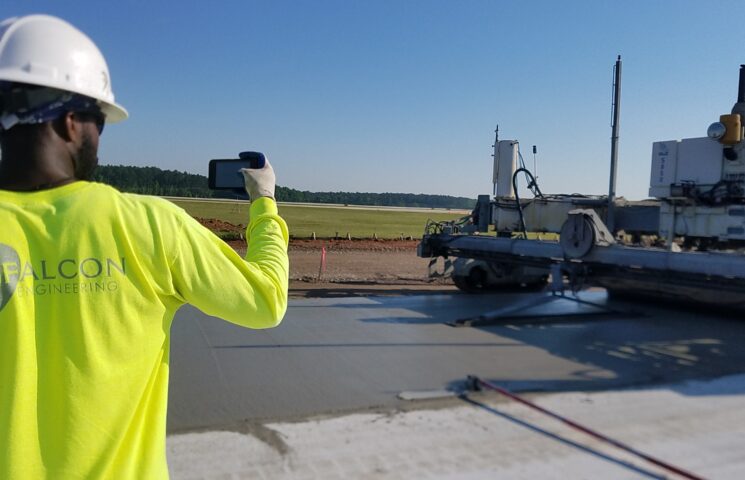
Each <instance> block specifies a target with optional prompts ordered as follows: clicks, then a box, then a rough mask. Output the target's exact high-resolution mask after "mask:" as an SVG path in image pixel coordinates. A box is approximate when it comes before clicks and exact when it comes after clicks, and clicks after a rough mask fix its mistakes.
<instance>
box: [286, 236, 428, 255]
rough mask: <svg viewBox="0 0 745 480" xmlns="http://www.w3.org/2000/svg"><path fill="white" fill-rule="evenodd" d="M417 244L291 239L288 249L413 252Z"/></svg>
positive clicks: (387, 240)
mask: <svg viewBox="0 0 745 480" xmlns="http://www.w3.org/2000/svg"><path fill="white" fill-rule="evenodd" d="M418 244H419V240H391V239H385V240H383V239H380V240H373V239H365V238H353V239H352V240H334V239H318V240H310V239H292V240H290V250H291V251H299V252H303V251H315V250H321V248H326V250H327V251H341V252H348V251H364V252H414V251H416V246H417V245H418Z"/></svg>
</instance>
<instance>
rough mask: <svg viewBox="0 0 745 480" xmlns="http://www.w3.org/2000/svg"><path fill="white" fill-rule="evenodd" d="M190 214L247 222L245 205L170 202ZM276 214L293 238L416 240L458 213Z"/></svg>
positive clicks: (322, 210) (296, 210)
mask: <svg viewBox="0 0 745 480" xmlns="http://www.w3.org/2000/svg"><path fill="white" fill-rule="evenodd" d="M171 201H172V202H174V203H175V204H177V205H179V206H180V207H182V208H183V209H185V210H186V211H187V212H189V214H190V215H192V216H194V217H202V218H215V219H218V220H222V221H225V222H230V223H232V224H235V225H239V224H242V225H245V224H246V223H248V207H249V204H248V203H243V202H235V203H233V202H225V203H218V202H211V201H198V200H185V199H184V200H182V199H171ZM279 214H280V215H281V216H282V218H284V219H285V221H286V222H287V225H288V226H289V228H290V235H291V236H292V237H294V238H308V237H310V236H311V235H312V234H313V232H315V234H316V236H317V237H318V238H332V237H334V236H336V235H337V234H338V235H339V236H341V237H346V236H347V233H348V234H349V235H351V236H352V237H353V238H372V237H373V235H377V236H378V238H399V237H400V236H401V235H403V236H405V237H409V236H411V237H414V238H418V237H421V236H422V235H423V234H424V226H425V225H426V223H427V220H428V219H432V220H437V221H442V220H454V219H457V218H460V217H462V216H464V215H465V214H464V213H462V212H457V211H454V212H443V211H442V210H433V211H432V212H418V211H417V212H407V211H398V210H366V209H359V208H352V207H329V206H312V207H308V206H297V205H280V206H279Z"/></svg>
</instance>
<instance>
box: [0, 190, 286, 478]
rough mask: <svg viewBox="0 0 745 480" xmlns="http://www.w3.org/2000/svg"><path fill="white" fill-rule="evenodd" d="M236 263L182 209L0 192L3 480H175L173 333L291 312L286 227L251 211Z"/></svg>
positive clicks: (81, 195) (265, 203)
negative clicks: (206, 323) (183, 325)
mask: <svg viewBox="0 0 745 480" xmlns="http://www.w3.org/2000/svg"><path fill="white" fill-rule="evenodd" d="M246 238H247V240H248V251H247V253H246V257H245V260H244V259H242V258H241V257H240V256H239V255H238V254H236V253H235V251H234V250H233V249H231V248H230V246H228V245H227V244H226V243H224V242H223V241H221V240H220V239H219V238H217V237H216V236H215V235H213V234H212V233H211V232H209V231H208V230H207V229H205V228H204V227H202V226H201V225H200V224H199V223H198V222H197V221H196V220H194V219H193V218H191V217H190V216H189V215H187V214H186V213H185V212H184V211H183V210H182V209H180V208H179V207H177V206H175V205H173V204H172V203H170V202H167V201H165V200H163V199H159V198H155V197H147V196H141V195H132V194H123V193H120V192H118V191H117V190H115V189H113V188H111V187H108V186H105V185H102V184H98V183H90V182H82V181H79V182H75V183H71V184H68V185H65V186H62V187H58V188H54V189H50V190H43V191H38V192H28V193H20V192H9V191H4V190H0V479H21V480H26V479H34V480H35V479H44V478H49V479H67V478H73V479H98V478H115V479H157V478H168V467H167V464H166V454H165V425H166V407H167V396H168V395H167V393H168V356H169V343H170V333H169V331H170V327H171V321H172V319H173V315H174V313H175V312H176V309H178V308H179V306H181V305H182V304H184V303H190V304H192V305H194V306H196V307H197V308H199V309H201V310H202V311H204V312H205V313H207V314H208V315H213V316H216V317H220V318H223V319H225V320H228V321H230V322H233V323H236V324H238V325H243V326H246V327H250V328H268V327H273V326H275V325H277V324H278V323H279V322H280V321H281V319H282V317H283V316H284V313H285V311H286V308H287V285H288V267H289V262H288V259H287V242H288V232H287V225H286V224H285V222H284V221H283V220H282V219H281V218H280V217H279V216H278V214H277V206H276V203H275V202H274V201H273V200H272V199H268V198H260V199H258V200H256V201H254V202H253V203H252V204H251V208H250V223H249V225H248V228H247V230H246Z"/></svg>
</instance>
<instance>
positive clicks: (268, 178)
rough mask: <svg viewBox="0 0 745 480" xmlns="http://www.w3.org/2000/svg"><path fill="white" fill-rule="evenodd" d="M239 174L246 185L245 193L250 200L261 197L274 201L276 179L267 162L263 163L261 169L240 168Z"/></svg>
mask: <svg viewBox="0 0 745 480" xmlns="http://www.w3.org/2000/svg"><path fill="white" fill-rule="evenodd" d="M241 173H242V174H243V179H244V181H245V184H246V192H247V193H248V195H249V197H251V200H257V199H258V198H261V197H269V198H271V199H272V200H273V199H274V185H275V183H276V177H275V176H274V169H273V168H272V165H271V164H270V163H269V160H266V161H265V163H264V166H263V167H262V168H241Z"/></svg>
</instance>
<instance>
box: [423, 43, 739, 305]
mask: <svg viewBox="0 0 745 480" xmlns="http://www.w3.org/2000/svg"><path fill="white" fill-rule="evenodd" d="M620 86H621V59H620V57H619V58H618V60H617V61H616V64H615V82H614V103H613V123H612V128H613V134H612V145H611V169H610V171H611V173H610V181H609V193H608V195H607V196H591V195H578V194H571V195H565V194H559V195H547V194H543V192H541V190H540V188H539V187H538V185H537V182H536V181H535V178H534V176H533V174H532V173H531V172H530V170H529V169H528V168H527V167H526V165H525V162H524V161H523V160H522V155H521V153H520V144H519V142H518V141H516V140H500V139H499V132H498V130H499V129H498V128H497V135H496V138H495V142H494V154H493V157H494V164H493V184H494V191H493V194H492V195H479V197H478V200H477V204H476V207H475V209H474V210H473V212H472V213H471V214H470V215H468V216H466V217H464V218H462V219H459V220H456V221H452V222H432V221H430V222H428V224H427V226H426V230H425V234H424V236H423V238H422V241H421V243H420V245H419V249H418V255H419V256H421V257H425V258H432V262H433V264H434V261H435V260H436V259H437V258H438V257H444V258H445V259H446V265H447V267H448V269H449V271H450V275H451V276H452V279H453V281H454V283H455V285H457V286H458V287H459V288H460V289H462V290H465V291H469V292H475V291H483V290H491V289H495V288H501V287H516V286H523V287H527V286H535V285H543V284H545V282H546V280H547V279H548V278H549V277H551V278H552V279H553V280H552V283H553V284H556V282H557V280H558V281H561V282H563V284H564V285H567V284H568V285H570V286H571V287H573V288H574V289H578V288H579V287H581V286H584V285H597V286H602V287H605V288H606V289H608V290H609V291H611V292H634V293H636V294H645V295H654V296H668V297H669V296H673V297H678V298H679V297H684V298H687V299H692V300H698V301H704V302H714V303H717V304H725V305H740V304H745V303H743V302H745V140H744V132H743V124H742V119H743V118H745V65H742V66H740V76H739V91H738V97H737V102H736V103H735V105H734V107H733V108H732V111H731V113H728V114H725V115H721V116H720V117H719V121H717V122H714V123H713V124H711V126H709V128H708V132H707V136H706V137H701V138H687V139H683V140H669V141H660V142H655V143H654V144H653V145H652V158H651V168H650V177H649V196H650V197H651V198H650V199H648V200H645V201H640V202H632V201H626V200H624V199H623V198H616V195H615V182H616V178H615V177H616V163H617V150H618V149H617V141H618V126H619V125H618V119H619V109H620ZM522 179H525V181H527V184H528V190H529V191H530V192H532V194H533V198H520V195H519V191H518V181H520V180H522Z"/></svg>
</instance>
